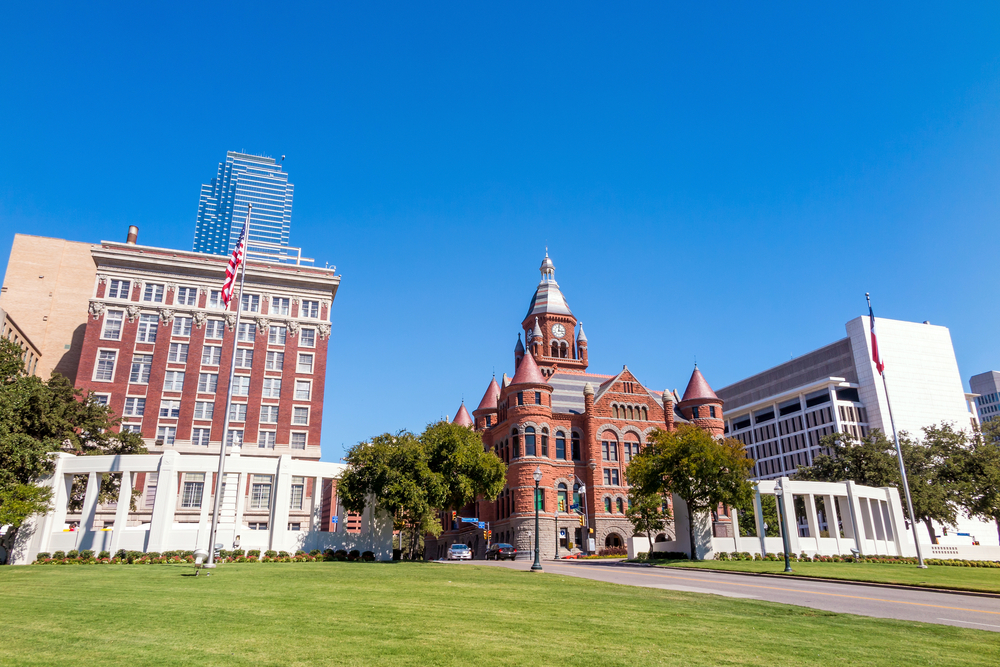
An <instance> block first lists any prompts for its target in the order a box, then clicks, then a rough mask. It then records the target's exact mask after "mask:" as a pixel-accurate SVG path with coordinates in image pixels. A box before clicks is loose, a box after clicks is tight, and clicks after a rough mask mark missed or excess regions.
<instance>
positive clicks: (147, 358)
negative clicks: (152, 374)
mask: <svg viewBox="0 0 1000 667" xmlns="http://www.w3.org/2000/svg"><path fill="white" fill-rule="evenodd" d="M152 367H153V355H151V354H137V355H135V356H133V357H132V372H131V373H130V374H129V376H128V381H129V382H134V383H138V384H146V383H147V382H149V371H150V369H151V368H152Z"/></svg>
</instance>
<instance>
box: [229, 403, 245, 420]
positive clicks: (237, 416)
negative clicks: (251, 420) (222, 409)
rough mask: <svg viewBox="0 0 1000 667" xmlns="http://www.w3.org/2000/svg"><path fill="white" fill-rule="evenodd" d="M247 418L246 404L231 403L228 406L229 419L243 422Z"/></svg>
mask: <svg viewBox="0 0 1000 667" xmlns="http://www.w3.org/2000/svg"><path fill="white" fill-rule="evenodd" d="M246 420H247V404H246V403H233V404H232V405H230V406H229V421H231V422H245V421H246Z"/></svg>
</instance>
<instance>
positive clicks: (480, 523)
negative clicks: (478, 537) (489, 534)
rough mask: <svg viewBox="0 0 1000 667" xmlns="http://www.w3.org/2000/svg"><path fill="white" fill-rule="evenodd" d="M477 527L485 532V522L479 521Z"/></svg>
mask: <svg viewBox="0 0 1000 667" xmlns="http://www.w3.org/2000/svg"><path fill="white" fill-rule="evenodd" d="M479 527H480V528H481V529H483V530H486V522H485V521H480V522H479Z"/></svg>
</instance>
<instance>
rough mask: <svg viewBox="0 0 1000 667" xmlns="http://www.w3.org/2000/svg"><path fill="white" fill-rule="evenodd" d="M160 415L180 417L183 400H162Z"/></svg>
mask: <svg viewBox="0 0 1000 667" xmlns="http://www.w3.org/2000/svg"><path fill="white" fill-rule="evenodd" d="M160 416H161V417H180V416H181V402H180V401H160Z"/></svg>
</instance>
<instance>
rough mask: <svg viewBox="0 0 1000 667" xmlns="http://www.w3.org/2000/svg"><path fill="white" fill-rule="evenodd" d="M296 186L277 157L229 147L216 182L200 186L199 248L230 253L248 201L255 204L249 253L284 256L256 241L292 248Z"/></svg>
mask: <svg viewBox="0 0 1000 667" xmlns="http://www.w3.org/2000/svg"><path fill="white" fill-rule="evenodd" d="M294 187H295V186H293V185H292V184H291V183H289V182H288V174H287V173H285V172H283V171H282V170H281V165H280V164H278V163H277V162H276V161H275V159H274V158H270V157H262V156H259V155H247V154H245V153H234V152H233V151H229V152H228V153H226V161H225V162H221V163H219V172H218V174H216V176H215V178H213V179H212V182H211V183H207V184H205V185H202V186H201V199H200V201H199V202H198V220H197V222H196V224H195V230H194V251H195V252H204V253H210V254H213V255H228V254H229V253H231V252H232V251H233V248H234V247H235V246H236V241H237V239H239V236H240V230H241V229H242V227H243V221H244V220H246V216H247V204H248V203H251V202H252V203H253V216H252V217H251V218H250V235H249V240H248V243H247V245H248V251H249V252H251V253H255V254H257V255H258V256H259V255H260V254H268V255H272V254H273V255H275V256H276V258H278V259H285V256H284V253H283V252H282V250H281V249H279V248H273V247H268V246H264V245H256V246H255V245H254V241H256V242H258V244H260V243H261V242H263V243H268V244H276V245H279V246H285V247H287V246H288V237H289V233H290V230H291V226H292V191H293V189H294Z"/></svg>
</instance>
